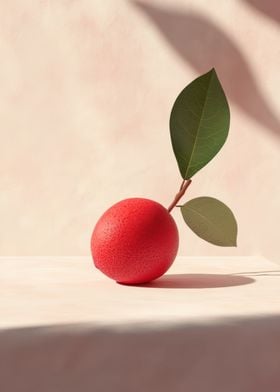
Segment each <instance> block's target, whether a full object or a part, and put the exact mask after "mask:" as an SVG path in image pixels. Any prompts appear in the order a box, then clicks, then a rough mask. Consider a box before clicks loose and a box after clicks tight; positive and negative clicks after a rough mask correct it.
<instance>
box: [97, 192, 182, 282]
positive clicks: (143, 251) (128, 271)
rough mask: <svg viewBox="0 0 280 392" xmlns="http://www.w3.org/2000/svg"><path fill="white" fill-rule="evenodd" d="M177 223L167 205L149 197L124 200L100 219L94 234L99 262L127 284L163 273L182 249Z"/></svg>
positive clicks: (99, 265) (101, 267) (102, 269)
mask: <svg viewBox="0 0 280 392" xmlns="http://www.w3.org/2000/svg"><path fill="white" fill-rule="evenodd" d="M178 244H179V236H178V230H177V226H176V223H175V221H174V219H173V218H172V216H171V215H170V214H169V212H168V211H167V209H166V208H165V207H163V206H162V205H161V204H159V203H157V202H155V201H153V200H148V199H142V198H132V199H126V200H122V201H120V202H119V203H117V204H115V205H113V206H112V207H111V208H109V209H108V210H107V211H106V212H105V213H104V214H103V215H102V216H101V218H100V219H99V221H98V222H97V224H96V226H95V228H94V231H93V233H92V238H91V251H92V257H93V260H94V264H95V266H96V267H97V268H98V269H99V270H100V271H102V272H103V273H104V274H105V275H107V276H108V277H110V278H112V279H114V280H116V281H117V282H119V283H124V284H140V283H145V282H149V281H151V280H154V279H156V278H158V277H160V276H161V275H163V274H164V273H165V272H166V271H167V270H168V268H169V267H170V266H171V264H172V263H173V261H174V259H175V256H176V254H177V251H178Z"/></svg>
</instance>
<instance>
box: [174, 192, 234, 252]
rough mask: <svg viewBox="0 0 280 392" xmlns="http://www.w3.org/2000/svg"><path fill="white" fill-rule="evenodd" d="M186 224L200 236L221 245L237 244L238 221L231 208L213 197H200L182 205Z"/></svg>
mask: <svg viewBox="0 0 280 392" xmlns="http://www.w3.org/2000/svg"><path fill="white" fill-rule="evenodd" d="M181 212H182V215H183V218H184V220H185V222H186V224H187V225H188V226H189V227H190V229H192V231H193V232H194V233H195V234H197V235H198V236H199V237H200V238H202V239H203V240H205V241H208V242H210V243H211V244H214V245H219V246H237V244H236V238H237V223H236V220H235V217H234V215H233V213H232V212H231V210H230V209H229V208H228V207H227V206H226V205H225V204H224V203H222V202H221V201H219V200H217V199H214V198H213V197H198V198H196V199H192V200H190V201H188V202H187V203H186V204H184V205H183V206H182V207H181Z"/></svg>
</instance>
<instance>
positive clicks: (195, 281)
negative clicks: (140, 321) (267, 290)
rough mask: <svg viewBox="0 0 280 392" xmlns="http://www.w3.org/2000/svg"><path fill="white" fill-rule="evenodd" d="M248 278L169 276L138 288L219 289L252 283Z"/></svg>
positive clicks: (209, 275) (214, 275) (213, 275)
mask: <svg viewBox="0 0 280 392" xmlns="http://www.w3.org/2000/svg"><path fill="white" fill-rule="evenodd" d="M254 282H255V279H253V278H251V277H248V276H239V275H233V274H169V275H164V276H163V277H161V278H160V279H157V280H154V281H152V282H149V283H145V284H141V285H138V287H150V288H155V289H156V288H164V289H211V288H219V287H232V286H243V285H246V284H251V283H254Z"/></svg>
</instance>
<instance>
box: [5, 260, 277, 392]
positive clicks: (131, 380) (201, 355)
mask: <svg viewBox="0 0 280 392" xmlns="http://www.w3.org/2000/svg"><path fill="white" fill-rule="evenodd" d="M0 267H1V274H0V391H5V392H9V391H11V392H17V391H28V392H33V391H38V390H40V391H51V392H53V391H54V392H56V391H59V392H64V391H67V392H72V391H78V389H80V390H81V391H97V392H98V391H104V392H105V391H106V392H107V391H108V392H109V391H111V390H112V391H113V390H114V391H119V390H120V391H125V392H126V391H131V392H133V391H141V392H142V391H143V390H145V391H150V390H151V391H157V390H158V391H164V392H165V391H169V392H171V391H172V392H173V391H174V392H177V391H186V390H189V391H191V392H195V391H199V392H200V391H201V392H202V391H207V392H212V391H213V392H214V391H215V392H219V391H223V392H231V391H232V392H235V391H236V392H242V391H244V392H245V391H246V392H250V391H254V392H258V391H262V392H263V391H267V392H274V391H275V392H279V391H280V268H279V266H277V265H275V264H273V263H271V262H269V261H268V260H265V259H263V258H260V257H238V258H234V257H231V258H228V257H215V258H193V257H192V258H182V257H181V258H180V257H179V258H177V260H176V261H175V263H174V265H173V266H172V268H171V269H170V270H169V271H168V273H167V275H165V276H164V277H162V278H160V279H159V280H157V281H155V282H153V283H150V284H147V285H142V286H125V285H120V284H117V283H115V282H113V281H111V280H109V279H108V278H106V277H105V276H103V275H102V274H101V273H100V272H99V271H97V270H96V269H95V268H94V267H93V264H92V261H91V259H90V258H87V257H63V258H61V257H37V258H13V257H10V258H1V259H0ZM15 373H16V374H17V377H14V376H13V375H14V374H15ZM186 386H189V388H190V389H186Z"/></svg>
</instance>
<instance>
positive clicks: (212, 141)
mask: <svg viewBox="0 0 280 392" xmlns="http://www.w3.org/2000/svg"><path fill="white" fill-rule="evenodd" d="M229 122H230V112H229V106H228V102H227V99H226V96H225V94H224V91H223V88H222V86H221V84H220V82H219V79H218V77H217V74H216V72H215V70H214V68H213V69H211V71H209V72H207V73H206V74H204V75H202V76H200V77H199V78H197V79H195V80H194V81H193V82H192V83H190V84H189V85H188V86H187V87H185V88H184V90H183V91H182V92H181V93H180V94H179V96H178V97H177V99H176V101H175V103H174V106H173V108H172V111H171V116H170V133H171V141H172V147H173V151H174V153H175V156H176V159H177V163H178V166H179V169H180V173H181V175H182V177H183V178H184V179H189V178H191V177H192V176H193V175H194V174H195V173H196V172H198V171H199V170H200V169H201V168H202V167H204V166H205V165H206V164H207V163H208V162H209V161H211V159H212V158H214V156H215V155H216V154H217V153H218V152H219V150H220V149H221V148H222V146H223V144H224V143H225V141H226V138H227V135H228V130H229Z"/></svg>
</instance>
